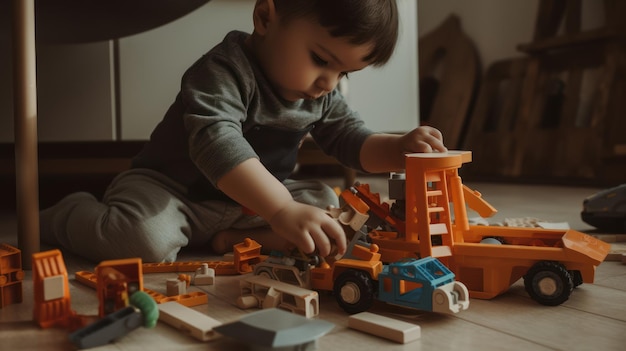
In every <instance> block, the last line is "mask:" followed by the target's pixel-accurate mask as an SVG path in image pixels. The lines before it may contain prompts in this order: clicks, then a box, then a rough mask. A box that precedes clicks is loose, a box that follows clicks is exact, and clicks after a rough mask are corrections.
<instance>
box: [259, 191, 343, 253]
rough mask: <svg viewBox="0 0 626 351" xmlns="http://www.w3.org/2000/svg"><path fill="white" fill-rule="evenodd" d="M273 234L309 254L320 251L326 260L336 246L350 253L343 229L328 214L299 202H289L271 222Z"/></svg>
mask: <svg viewBox="0 0 626 351" xmlns="http://www.w3.org/2000/svg"><path fill="white" fill-rule="evenodd" d="M269 224H270V225H271V226H272V230H273V231H274V232H276V234H278V235H280V236H281V237H283V238H285V239H287V240H289V241H290V242H292V243H294V244H295V245H296V246H297V247H298V248H299V249H300V250H302V251H304V252H305V253H307V254H309V253H312V252H313V251H315V249H316V248H317V250H318V253H319V254H320V255H321V256H322V257H326V256H328V255H330V252H331V249H332V244H335V245H336V246H337V250H338V253H339V254H340V255H343V254H344V253H345V252H346V245H347V244H346V235H345V233H344V231H343V228H341V226H340V225H339V223H337V221H335V220H334V219H333V218H331V217H330V216H329V215H328V214H327V213H326V212H325V211H324V210H322V209H319V208H317V207H314V206H310V205H305V204H302V203H299V202H296V201H291V202H289V203H288V204H287V205H286V206H284V207H283V208H282V209H281V210H279V211H278V212H277V213H276V214H275V215H274V216H272V218H271V219H270V220H269Z"/></svg>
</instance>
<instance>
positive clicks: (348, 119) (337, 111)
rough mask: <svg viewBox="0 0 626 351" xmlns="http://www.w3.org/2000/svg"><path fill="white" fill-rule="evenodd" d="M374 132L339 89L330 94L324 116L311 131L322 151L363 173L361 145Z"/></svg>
mask: <svg viewBox="0 0 626 351" xmlns="http://www.w3.org/2000/svg"><path fill="white" fill-rule="evenodd" d="M372 134H374V132H373V131H371V130H370V129H369V128H367V127H366V126H365V123H364V122H363V120H362V119H361V118H360V117H359V114H358V113H357V112H356V111H354V110H352V109H351V108H350V107H349V106H348V104H347V102H346V101H345V99H344V98H343V96H342V95H341V93H340V92H339V91H338V90H337V89H335V90H334V91H332V92H331V93H330V94H328V96H327V99H326V106H325V108H324V115H323V116H322V119H320V121H319V122H317V123H316V124H315V128H314V129H313V130H312V131H311V136H312V137H313V139H314V140H315V142H316V143H317V144H318V146H319V147H320V148H321V149H322V151H324V152H325V153H326V154H328V155H331V156H333V157H335V158H336V159H337V160H338V161H339V162H340V163H342V164H343V165H345V166H347V167H350V168H353V169H356V170H359V171H363V172H365V170H364V169H363V166H362V165H361V159H360V152H361V147H362V146H363V143H364V142H365V139H367V137H368V136H370V135H372Z"/></svg>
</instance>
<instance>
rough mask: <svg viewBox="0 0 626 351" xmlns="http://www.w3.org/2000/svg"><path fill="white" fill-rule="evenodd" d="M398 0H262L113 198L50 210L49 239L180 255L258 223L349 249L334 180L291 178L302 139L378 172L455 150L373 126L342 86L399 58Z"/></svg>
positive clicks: (327, 247)
mask: <svg viewBox="0 0 626 351" xmlns="http://www.w3.org/2000/svg"><path fill="white" fill-rule="evenodd" d="M395 1H396V0H316V1H314V0H257V3H256V5H255V8H254V12H253V21H254V32H253V33H252V34H251V35H248V34H246V33H242V32H231V33H229V34H228V35H227V36H226V37H225V39H224V41H223V42H222V43H221V44H219V45H217V46H216V47H215V48H213V49H212V50H211V51H209V52H208V53H207V54H206V55H204V56H203V57H202V58H200V59H199V60H198V61H197V62H196V63H195V64H194V65H193V66H192V67H191V68H189V69H188V70H187V72H186V73H185V75H184V76H183V78H182V85H181V91H180V93H179V94H178V96H177V97H176V100H175V102H174V103H173V104H172V106H171V107H170V109H169V110H168V111H167V113H166V115H165V117H164V119H163V120H162V121H161V123H160V124H159V125H158V126H157V127H156V129H155V130H154V131H153V133H152V135H151V137H150V141H149V143H148V144H147V145H146V147H145V149H144V150H143V151H142V152H141V153H140V154H139V155H138V156H137V157H136V158H135V159H134V161H133V168H132V169H131V170H129V171H127V172H124V173H122V174H120V175H119V176H118V177H117V178H116V179H115V180H114V181H113V182H112V184H111V185H110V186H109V188H108V189H107V191H106V193H105V195H104V197H103V199H102V201H101V202H99V201H97V200H96V199H95V198H94V197H93V196H92V195H90V194H86V193H76V194H72V195H69V196H68V197H66V198H64V199H63V200H61V201H60V202H59V203H58V204H57V205H55V206H53V207H52V208H50V209H48V210H45V211H42V213H41V227H42V230H41V235H42V239H43V240H44V241H45V242H48V243H51V244H56V245H61V246H63V247H65V248H66V249H68V250H70V251H72V252H74V253H76V254H79V255H82V256H84V257H87V258H89V259H91V260H94V261H101V260H106V259H113V258H121V257H141V258H142V259H143V260H144V261H146V262H160V261H174V260H175V259H176V256H177V253H178V252H179V250H180V249H181V248H182V247H185V246H201V245H206V244H209V243H210V244H211V245H212V247H213V249H214V250H215V251H216V252H219V253H221V252H224V251H227V250H230V249H231V248H232V244H234V243H237V242H240V241H242V240H243V239H244V238H245V237H248V236H249V237H252V238H254V239H255V240H257V241H259V242H260V243H261V244H262V245H263V246H264V248H283V247H284V245H285V244H286V242H290V243H291V244H293V245H295V246H297V247H298V248H300V249H301V250H303V251H304V252H306V253H311V252H313V251H315V250H317V252H318V254H320V255H321V256H327V255H329V254H330V252H331V247H332V246H333V245H335V246H336V248H337V251H338V252H339V253H340V254H342V253H344V251H345V249H346V238H345V234H344V233H343V230H342V229H341V227H340V226H339V225H338V224H337V223H336V222H335V221H334V220H333V219H331V218H330V217H329V216H328V215H327V214H326V213H325V210H324V209H325V208H327V207H328V206H329V205H333V206H337V205H338V201H337V196H336V195H335V193H334V192H333V191H332V189H330V188H329V187H328V186H326V185H324V184H322V183H321V182H314V181H293V180H289V179H287V178H288V176H289V175H290V173H291V171H292V170H293V168H294V166H295V163H296V155H297V151H298V146H299V143H300V141H301V140H302V138H303V137H304V136H305V135H306V134H307V133H310V134H311V135H312V136H313V138H314V139H315V141H316V142H317V143H318V145H319V146H320V147H321V148H322V150H324V151H325V152H326V153H328V154H330V155H333V156H335V157H336V158H337V159H338V160H339V161H341V162H342V163H343V164H345V165H347V166H350V167H352V168H355V169H358V170H361V171H365V172H389V171H393V170H400V169H403V168H404V154H405V153H406V152H433V151H435V152H442V151H446V148H445V146H444V145H443V141H442V136H441V133H440V132H439V131H438V130H436V129H434V128H430V127H419V128H417V129H415V130H413V131H411V132H409V133H407V134H405V135H390V134H375V133H373V132H372V131H370V130H369V129H367V128H366V127H365V126H364V125H363V122H362V121H361V120H360V119H359V117H358V115H357V113H356V112H354V111H352V110H351V109H350V108H349V107H348V106H347V105H346V102H345V100H344V98H343V97H342V96H341V94H340V93H339V92H338V90H337V89H336V87H337V83H338V82H339V80H340V79H342V78H344V77H346V76H347V75H348V74H349V73H352V72H356V71H359V70H361V69H363V68H365V67H367V66H369V65H374V66H378V65H382V64H384V63H386V62H387V61H388V59H389V58H390V56H391V54H392V53H393V50H394V47H395V43H396V40H397V35H398V13H397V8H396V4H395Z"/></svg>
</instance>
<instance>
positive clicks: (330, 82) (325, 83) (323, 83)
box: [316, 74, 339, 92]
mask: <svg viewBox="0 0 626 351" xmlns="http://www.w3.org/2000/svg"><path fill="white" fill-rule="evenodd" d="M337 83H339V78H338V77H333V76H332V75H330V74H326V75H323V76H321V77H319V78H318V79H317V82H316V86H317V87H318V88H320V89H322V90H324V92H329V91H332V90H333V89H335V87H336V86H337Z"/></svg>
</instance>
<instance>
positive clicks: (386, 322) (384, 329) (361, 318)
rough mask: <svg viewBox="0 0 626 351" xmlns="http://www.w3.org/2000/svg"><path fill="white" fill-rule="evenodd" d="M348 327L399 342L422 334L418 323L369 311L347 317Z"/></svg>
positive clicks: (413, 338)
mask: <svg viewBox="0 0 626 351" xmlns="http://www.w3.org/2000/svg"><path fill="white" fill-rule="evenodd" d="M348 327H350V328H352V329H356V330H359V331H362V332H365V333H368V334H372V335H376V336H379V337H381V338H385V339H389V340H392V341H395V342H397V343H401V344H406V343H409V342H412V341H415V340H417V339H419V338H420V337H421V335H422V332H421V329H420V326H419V325H415V324H411V323H408V322H404V321H400V320H397V319H393V318H389V317H385V316H381V315H378V314H374V313H370V312H361V313H357V314H353V315H351V316H350V317H348Z"/></svg>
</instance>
